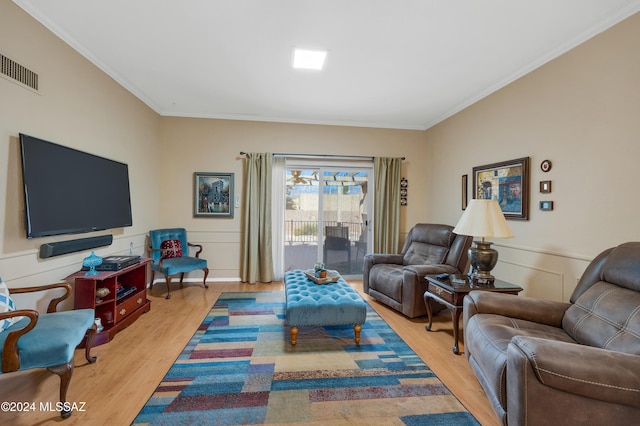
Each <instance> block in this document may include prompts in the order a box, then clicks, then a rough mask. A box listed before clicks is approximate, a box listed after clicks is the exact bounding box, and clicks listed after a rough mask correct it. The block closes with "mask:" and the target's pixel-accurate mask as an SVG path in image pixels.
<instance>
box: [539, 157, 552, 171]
mask: <svg viewBox="0 0 640 426" xmlns="http://www.w3.org/2000/svg"><path fill="white" fill-rule="evenodd" d="M540 169H542V171H543V172H545V173H546V172H548V171H549V170H551V161H549V160H544V161H543V162H542V163H540Z"/></svg>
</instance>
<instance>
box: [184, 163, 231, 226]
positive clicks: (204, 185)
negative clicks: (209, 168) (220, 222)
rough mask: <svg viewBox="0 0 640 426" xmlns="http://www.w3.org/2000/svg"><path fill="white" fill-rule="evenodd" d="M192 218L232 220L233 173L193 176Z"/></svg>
mask: <svg viewBox="0 0 640 426" xmlns="http://www.w3.org/2000/svg"><path fill="white" fill-rule="evenodd" d="M193 216H194V217H210V218H233V173H203V172H195V173H194V174H193Z"/></svg>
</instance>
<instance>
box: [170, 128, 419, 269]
mask: <svg viewBox="0 0 640 426" xmlns="http://www.w3.org/2000/svg"><path fill="white" fill-rule="evenodd" d="M161 127H162V132H161V134H162V145H161V152H162V156H161V164H162V165H161V167H162V170H163V172H162V176H163V177H162V181H163V185H162V193H163V195H162V205H163V209H162V213H161V219H160V222H161V224H162V225H163V226H185V227H187V229H188V230H189V239H190V240H191V241H192V242H198V243H201V244H203V245H204V246H205V247H204V253H209V255H208V262H209V269H210V273H209V276H210V277H212V278H214V279H215V278H230V277H231V278H235V277H238V276H239V268H240V265H239V261H240V256H239V254H240V224H241V217H242V216H241V211H242V208H243V206H242V205H241V206H240V208H239V209H236V211H235V216H234V218H233V219H210V218H193V207H192V206H193V204H192V203H193V194H192V191H193V189H192V188H193V172H224V173H234V181H235V193H236V194H242V189H243V176H242V165H243V160H242V159H243V157H241V156H240V155H239V153H240V151H244V152H274V153H294V154H327V153H330V154H333V155H336V154H337V155H358V156H360V155H364V156H388V157H401V156H404V157H406V160H405V161H403V164H402V173H403V176H405V177H406V178H407V180H408V181H409V207H402V208H401V230H402V232H403V233H406V232H407V231H408V228H410V227H411V224H413V223H416V222H420V221H425V220H427V216H426V214H425V209H424V208H423V206H425V205H426V204H427V196H428V194H427V192H426V191H425V190H424V188H425V187H426V184H427V181H428V175H427V169H428V168H427V167H425V166H424V162H425V159H427V158H429V155H428V146H427V145H426V144H425V143H424V132H422V131H415V130H387V129H370V128H359V127H339V126H316V125H303V124H283V123H267V122H249V121H232V120H208V119H188V118H168V117H165V118H163V120H162V126H161ZM167 207H168V208H167Z"/></svg>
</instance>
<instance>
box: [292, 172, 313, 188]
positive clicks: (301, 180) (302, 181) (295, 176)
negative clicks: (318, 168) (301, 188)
mask: <svg viewBox="0 0 640 426" xmlns="http://www.w3.org/2000/svg"><path fill="white" fill-rule="evenodd" d="M301 173H302V170H291V183H292V184H293V185H311V181H313V180H318V176H317V173H318V172H315V171H314V172H313V173H312V174H311V176H310V177H303V176H302V175H301Z"/></svg>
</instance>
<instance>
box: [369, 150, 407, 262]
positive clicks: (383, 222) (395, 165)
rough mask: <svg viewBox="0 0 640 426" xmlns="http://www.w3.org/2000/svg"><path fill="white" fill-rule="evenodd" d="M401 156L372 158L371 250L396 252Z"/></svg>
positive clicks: (375, 251) (398, 237) (398, 225)
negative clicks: (372, 216)
mask: <svg viewBox="0 0 640 426" xmlns="http://www.w3.org/2000/svg"><path fill="white" fill-rule="evenodd" d="M401 163H402V159H401V158H377V157H376V158H374V159H373V175H374V179H375V190H376V194H375V197H374V201H375V205H374V208H373V211H374V218H373V252H374V253H398V245H399V244H398V243H399V242H400V165H401Z"/></svg>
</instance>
